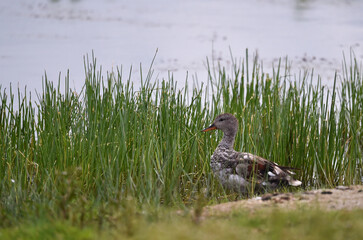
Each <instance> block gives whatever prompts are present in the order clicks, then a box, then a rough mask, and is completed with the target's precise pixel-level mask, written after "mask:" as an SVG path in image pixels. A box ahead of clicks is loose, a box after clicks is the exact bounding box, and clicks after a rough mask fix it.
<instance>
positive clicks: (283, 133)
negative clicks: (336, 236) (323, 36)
mask: <svg viewBox="0 0 363 240" xmlns="http://www.w3.org/2000/svg"><path fill="white" fill-rule="evenodd" d="M140 70H141V72H143V71H142V69H140ZM152 72H153V71H152V69H151V68H150V69H149V71H148V72H147V75H146V77H145V76H144V75H142V74H141V75H140V82H141V86H140V87H139V88H137V89H135V87H134V85H133V83H132V81H131V71H130V74H129V75H128V76H126V77H125V76H124V75H123V71H122V69H117V71H115V72H110V73H107V74H106V76H103V75H102V72H101V69H99V68H98V67H97V65H96V60H95V59H94V58H93V59H92V60H91V61H88V60H86V61H85V73H86V79H85V85H84V88H83V90H82V91H81V92H80V93H76V92H74V91H72V90H71V89H70V88H69V77H68V76H67V77H66V79H65V90H64V92H61V90H60V85H61V84H60V80H59V82H58V85H57V86H54V84H53V83H52V82H51V81H48V79H47V76H45V79H44V87H43V90H42V91H41V92H40V93H39V94H38V99H36V100H34V99H30V97H28V95H27V94H26V93H23V92H20V90H19V89H18V92H19V94H18V95H19V98H18V99H17V101H16V100H15V99H14V95H13V94H12V93H11V90H10V94H7V93H8V91H6V90H5V89H2V88H1V86H0V92H1V93H0V101H1V106H0V139H1V140H0V159H1V164H0V176H1V182H0V227H1V228H4V227H7V228H8V227H12V228H14V227H15V228H16V226H17V225H18V224H25V225H26V224H28V223H29V221H32V220H34V219H37V218H40V219H53V221H55V222H54V226H53V227H54V228H58V227H59V228H60V229H62V228H64V227H67V226H70V225H72V224H75V225H73V226H81V227H83V226H88V224H94V222H97V224H98V225H99V226H100V227H101V228H102V226H103V225H104V224H105V223H107V224H111V223H112V219H113V218H115V217H117V216H116V215H117V214H121V215H122V214H124V212H125V209H127V211H129V210H130V209H129V207H127V206H128V203H127V202H128V201H129V200H127V199H129V198H131V199H133V200H132V201H135V202H136V203H135V208H137V209H138V210H133V211H141V210H140V209H143V210H142V211H147V212H155V211H159V209H160V208H161V207H162V206H168V207H175V206H177V207H185V206H189V205H190V204H193V203H194V202H195V200H196V199H198V198H200V196H201V195H203V196H205V197H206V199H207V200H208V203H213V202H221V201H226V200H228V199H229V198H231V199H234V198H235V197H236V196H234V195H231V194H230V193H226V192H224V190H223V189H222V188H221V187H220V186H219V184H218V182H217V181H215V179H214V178H213V175H212V174H211V172H210V169H209V158H210V155H211V154H212V152H213V150H214V148H215V147H216V145H217V144H218V141H219V139H220V138H221V135H220V134H221V133H218V134H203V133H201V132H200V130H201V129H203V128H204V127H205V126H206V125H208V124H209V123H210V122H211V121H212V120H213V118H214V117H215V116H216V115H217V114H220V113H222V112H230V113H233V114H234V115H235V116H237V118H238V119H239V121H240V131H239V134H238V136H237V139H236V144H235V147H236V150H239V151H248V152H252V153H255V154H257V155H260V156H263V157H265V158H267V159H270V160H272V161H275V162H277V163H279V164H281V165H287V166H292V167H296V168H299V169H301V170H300V171H299V172H298V175H297V178H298V179H301V180H302V181H303V183H304V186H305V187H320V186H335V185H338V184H339V185H341V184H345V185H349V184H358V183H361V180H362V176H363V170H362V169H363V167H362V150H363V148H362V147H363V129H362V126H363V79H362V71H361V69H360V68H359V64H358V63H357V62H356V60H355V59H351V61H350V63H349V64H347V63H345V64H344V68H343V74H342V75H341V76H338V75H337V76H336V78H335V81H334V86H333V88H332V89H326V87H324V86H322V85H321V83H320V81H319V82H318V83H312V79H313V75H312V74H311V75H308V74H307V73H305V74H302V75H299V76H297V77H295V76H291V74H290V72H289V68H288V67H286V68H281V67H280V65H279V66H277V68H275V69H274V71H273V73H272V74H270V75H268V74H266V73H264V72H263V71H262V70H261V65H260V64H259V63H258V62H257V60H256V59H254V60H253V61H252V64H251V61H248V59H247V58H246V60H245V61H242V62H241V64H237V63H235V62H234V63H233V70H232V71H231V73H227V71H226V70H225V69H224V68H223V67H217V68H213V67H210V68H209V73H210V74H209V76H210V79H209V82H208V83H207V84H205V85H203V84H202V85H201V86H200V87H196V88H194V89H189V86H188V84H186V85H185V86H184V87H183V88H182V89H180V88H177V85H176V82H175V81H174V80H173V78H172V77H170V79H167V80H163V81H156V82H155V81H153V77H152ZM145 209H148V210H145ZM127 211H126V212H127ZM342 214H343V213H342ZM126 215H127V214H126ZM353 215H354V214H353ZM281 216H282V218H287V217H288V216H287V215H286V214H285V215H284V214H282V215H281ZM329 216H330V217H331V215H329ZM353 217H355V215H354V216H353ZM57 219H59V222H58V220H57ZM236 219H239V218H236ZM19 221H20V222H19ZM44 221H46V222H47V224H45V226H44V228H43V225H42V226H37V225H36V226H33V227H34V228H35V229H37V228H39V231H48V230H47V226H48V224H53V223H49V221H47V220H44ZM63 221H65V222H63ZM178 221H179V220H178ZM180 221H182V222H183V221H184V220H180ZM256 221H257V220H256ZM258 221H259V220H258ZM261 221H262V220H261ZM324 221H325V220H324ZM327 221H329V220H327ZM71 223H72V224H71ZM163 224H166V225H167V224H168V223H167V222H164V223H163ZM170 224H171V225H172V224H173V223H170ZM208 224H211V226H212V225H213V224H214V223H213V220H211V222H210V223H208ZM234 224H235V223H234ZM360 224H361V223H360ZM177 225H179V223H177V224H175V226H174V228H175V227H176V226H177ZM232 225H233V224H232ZM166 227H168V226H166ZM226 227H227V225H226ZM171 229H173V226H171ZM9 231H10V230H9ZM24 231H27V228H25V230H18V231H15V233H14V234H20V235H21V234H24ZM29 231H33V230H31V229H30V230H29ZM90 231H91V233H92V231H93V230H90ZM147 231H148V230H145V234H146V233H147ZM297 231H298V230H297ZM360 233H361V232H360ZM5 234H10V235H7V236H12V235H11V234H12V233H10V232H9V233H6V232H5ZM79 234H85V236H87V234H88V230H87V228H85V229H84V230H82V232H80V233H79ZM0 237H1V236H0Z"/></svg>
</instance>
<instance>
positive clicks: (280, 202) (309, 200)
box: [203, 185, 363, 217]
mask: <svg viewBox="0 0 363 240" xmlns="http://www.w3.org/2000/svg"><path fill="white" fill-rule="evenodd" d="M302 206H307V207H309V206H311V207H319V208H320V209H325V210H340V209H347V210H353V209H357V208H360V209H362V208H363V185H356V186H350V187H347V186H338V187H336V188H334V189H319V190H312V191H305V192H298V193H279V194H270V193H269V194H265V195H262V196H261V197H256V198H253V199H247V200H241V201H236V202H229V203H223V204H218V205H214V206H208V207H206V208H205V209H204V211H203V216H204V217H206V216H209V215H219V214H226V213H229V212H231V211H232V210H238V209H244V210H249V211H255V210H257V209H262V208H273V207H277V208H283V209H294V208H297V207H302Z"/></svg>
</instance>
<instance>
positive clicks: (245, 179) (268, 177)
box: [202, 113, 302, 195]
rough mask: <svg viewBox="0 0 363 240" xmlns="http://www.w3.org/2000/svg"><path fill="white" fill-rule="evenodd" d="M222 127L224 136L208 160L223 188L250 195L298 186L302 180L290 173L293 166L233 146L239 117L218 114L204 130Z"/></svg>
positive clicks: (220, 128)
mask: <svg viewBox="0 0 363 240" xmlns="http://www.w3.org/2000/svg"><path fill="white" fill-rule="evenodd" d="M212 130H221V131H222V132H223V138H222V140H221V141H220V143H219V144H218V146H217V148H216V149H215V151H214V153H213V155H212V156H211V160H210V167H211V170H212V171H213V173H214V175H215V176H216V177H217V178H218V180H219V181H220V183H221V185H222V186H223V188H225V189H230V190H232V191H234V192H238V193H241V194H247V195H249V194H250V193H251V191H253V192H266V191H270V190H274V189H276V188H278V187H281V186H294V187H298V186H300V185H301V184H302V183H301V181H299V180H295V179H294V178H293V176H292V175H295V173H294V172H293V171H292V170H293V169H294V168H290V167H283V166H279V165H278V164H277V163H275V162H272V161H269V160H267V159H264V158H262V157H260V156H257V155H254V154H251V153H247V152H237V151H235V150H234V149H233V145H234V141H235V137H236V134H237V131H238V120H237V118H236V117H235V116H234V115H232V114H230V113H224V114H221V115H218V116H217V117H216V118H215V120H214V121H213V123H212V124H211V125H210V126H209V127H207V128H205V129H203V130H202V131H203V132H208V131H212Z"/></svg>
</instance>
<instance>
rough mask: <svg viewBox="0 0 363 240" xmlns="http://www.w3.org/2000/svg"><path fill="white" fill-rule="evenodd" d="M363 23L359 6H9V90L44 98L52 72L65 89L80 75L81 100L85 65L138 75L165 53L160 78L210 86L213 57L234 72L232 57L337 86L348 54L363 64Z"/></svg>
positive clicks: (172, 1)
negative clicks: (284, 61) (311, 72)
mask: <svg viewBox="0 0 363 240" xmlns="http://www.w3.org/2000/svg"><path fill="white" fill-rule="evenodd" d="M362 13H363V1H359V0H350V1H338V0H294V1H293V0H273V1H271V0H254V1H249V0H153V1H148V0H135V1H126V0H104V1H100V0H63V1H62V0H58V1H56V0H48V1H46V0H13V1H1V2H0V85H2V86H3V88H8V87H9V85H10V84H12V85H13V86H14V85H15V86H17V85H19V86H20V87H21V88H23V87H24V86H25V85H27V86H28V89H29V90H33V89H40V88H41V82H42V76H43V75H44V72H45V71H46V72H47V75H48V77H49V79H51V80H53V81H57V79H58V75H59V72H62V76H64V74H65V73H66V71H67V69H70V76H71V87H74V88H76V89H78V90H79V89H80V88H81V86H82V84H83V83H84V68H83V56H84V55H86V54H91V53H92V51H94V53H95V56H96V57H97V61H98V63H100V64H102V66H103V69H104V70H105V71H106V70H108V71H109V70H111V69H112V68H113V69H114V68H115V67H116V66H120V65H123V67H124V69H126V70H127V69H128V68H129V67H130V66H131V65H132V66H133V72H134V74H137V75H138V74H139V64H140V62H141V63H142V64H143V67H144V68H145V69H147V68H148V67H149V64H150V62H151V59H152V58H153V56H154V54H155V51H156V49H158V54H157V57H156V61H155V64H154V68H155V77H156V76H159V77H160V78H161V77H165V76H167V74H168V72H169V71H170V72H172V73H173V74H174V76H175V79H176V80H177V81H180V82H183V81H184V80H185V78H186V73H187V72H189V76H195V75H197V76H198V79H199V81H206V80H207V78H206V70H205V69H206V68H205V62H206V61H205V59H206V57H209V58H210V59H214V60H215V61H220V62H221V63H222V64H223V65H225V66H227V67H228V66H229V65H230V53H229V48H231V49H232V52H233V55H234V56H235V57H240V56H243V55H244V51H245V49H246V48H248V49H249V51H250V53H251V55H252V53H254V52H255V53H257V54H258V56H259V58H260V59H261V60H262V61H263V63H264V68H265V69H266V70H267V71H268V69H269V68H270V67H271V66H272V64H273V63H275V64H276V62H277V60H278V58H280V57H285V56H288V57H289V60H290V62H291V63H292V64H293V69H294V71H295V72H296V73H297V72H298V71H299V69H304V68H314V69H315V72H317V73H319V74H321V75H322V76H323V81H325V82H324V83H325V84H328V85H329V84H331V80H332V77H333V75H334V71H335V70H336V69H339V68H340V66H341V61H342V52H343V51H344V52H345V53H346V55H349V52H350V49H353V50H354V52H355V55H356V56H357V58H358V59H363V14H362ZM189 81H192V77H189ZM135 84H138V83H137V82H136V83H135Z"/></svg>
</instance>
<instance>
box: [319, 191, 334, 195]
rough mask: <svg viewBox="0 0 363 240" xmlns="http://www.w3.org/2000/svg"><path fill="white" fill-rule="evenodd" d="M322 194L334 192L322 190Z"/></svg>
mask: <svg viewBox="0 0 363 240" xmlns="http://www.w3.org/2000/svg"><path fill="white" fill-rule="evenodd" d="M321 194H333V192H331V191H322V192H321Z"/></svg>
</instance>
